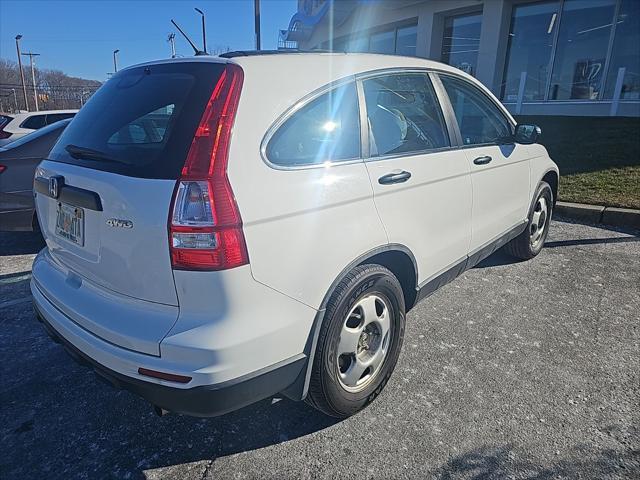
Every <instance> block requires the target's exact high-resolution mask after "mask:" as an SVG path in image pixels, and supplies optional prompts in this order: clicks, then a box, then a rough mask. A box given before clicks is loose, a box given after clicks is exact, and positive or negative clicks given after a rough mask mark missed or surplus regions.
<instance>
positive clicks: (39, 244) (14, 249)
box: [0, 232, 45, 256]
mask: <svg viewBox="0 0 640 480" xmlns="http://www.w3.org/2000/svg"><path fill="white" fill-rule="evenodd" d="M44 246H45V242H44V238H43V237H42V234H41V233H40V232H0V256H6V255H29V254H35V253H38V252H39V251H40V250H42V249H43V248H44Z"/></svg>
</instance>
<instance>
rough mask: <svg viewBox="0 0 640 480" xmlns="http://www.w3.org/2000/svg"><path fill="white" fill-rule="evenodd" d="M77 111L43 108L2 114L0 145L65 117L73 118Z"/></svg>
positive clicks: (0, 117) (0, 116)
mask: <svg viewBox="0 0 640 480" xmlns="http://www.w3.org/2000/svg"><path fill="white" fill-rule="evenodd" d="M76 113H78V110H43V111H40V112H22V113H12V114H0V147H1V146H3V145H6V144H7V143H11V142H13V141H14V140H17V139H19V138H20V137H23V136H25V135H27V134H28V133H31V132H34V131H36V130H38V129H40V128H42V127H46V126H47V125H51V124H52V123H56V122H58V121H60V120H64V119H65V118H72V117H73V116H75V114H76Z"/></svg>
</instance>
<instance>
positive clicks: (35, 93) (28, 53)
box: [22, 52, 40, 112]
mask: <svg viewBox="0 0 640 480" xmlns="http://www.w3.org/2000/svg"><path fill="white" fill-rule="evenodd" d="M22 55H24V56H25V57H29V60H30V62H31V80H32V81H33V100H34V102H35V105H36V112H38V111H39V110H40V109H39V108H38V91H37V89H36V71H35V67H34V65H35V62H34V61H33V57H37V56H39V55H40V54H39V53H33V52H25V53H23V54H22Z"/></svg>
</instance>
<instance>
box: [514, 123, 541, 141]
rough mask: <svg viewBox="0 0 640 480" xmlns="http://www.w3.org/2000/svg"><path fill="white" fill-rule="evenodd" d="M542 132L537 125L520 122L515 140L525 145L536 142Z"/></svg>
mask: <svg viewBox="0 0 640 480" xmlns="http://www.w3.org/2000/svg"><path fill="white" fill-rule="evenodd" d="M541 133H542V129H541V128H540V127H539V126H537V125H525V124H518V125H516V133H515V134H514V140H515V141H516V143H523V144H525V145H528V144H531V143H536V142H537V141H538V137H539V136H540V134H541Z"/></svg>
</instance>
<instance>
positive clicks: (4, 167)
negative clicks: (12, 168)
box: [0, 165, 7, 173]
mask: <svg viewBox="0 0 640 480" xmlns="http://www.w3.org/2000/svg"><path fill="white" fill-rule="evenodd" d="M6 169H7V167H6V166H5V165H0V173H2V172H4V171H5V170H6Z"/></svg>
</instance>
